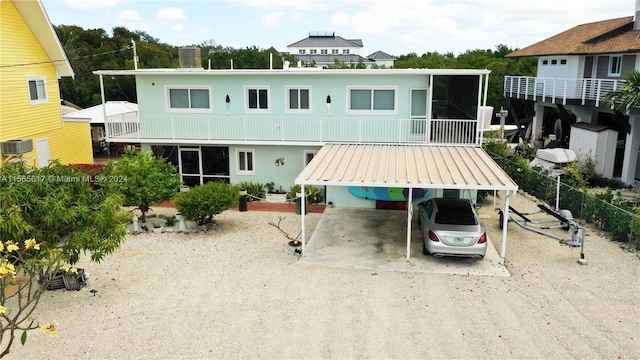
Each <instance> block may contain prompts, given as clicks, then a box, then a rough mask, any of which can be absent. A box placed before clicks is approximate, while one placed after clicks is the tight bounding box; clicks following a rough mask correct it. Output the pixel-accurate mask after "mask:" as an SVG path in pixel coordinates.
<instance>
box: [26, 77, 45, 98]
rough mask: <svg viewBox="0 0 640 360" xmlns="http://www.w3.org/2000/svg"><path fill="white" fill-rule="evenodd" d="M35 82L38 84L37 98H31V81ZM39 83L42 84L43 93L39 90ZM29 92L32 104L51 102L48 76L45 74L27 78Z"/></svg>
mask: <svg viewBox="0 0 640 360" xmlns="http://www.w3.org/2000/svg"><path fill="white" fill-rule="evenodd" d="M31 82H34V83H35V85H36V94H35V95H36V97H37V98H36V99H31V95H32V94H31V86H30V83H31ZM38 83H41V84H42V85H41V86H42V93H40V91H38ZM27 92H28V93H29V103H30V104H31V105H38V104H46V103H48V102H49V96H48V94H47V78H46V77H44V76H30V77H28V78H27Z"/></svg>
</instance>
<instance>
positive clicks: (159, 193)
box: [102, 150, 181, 222]
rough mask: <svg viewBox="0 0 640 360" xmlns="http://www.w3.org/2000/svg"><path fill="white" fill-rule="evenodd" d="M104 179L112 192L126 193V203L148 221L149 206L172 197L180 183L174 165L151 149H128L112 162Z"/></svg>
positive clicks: (105, 170)
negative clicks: (141, 150)
mask: <svg viewBox="0 0 640 360" xmlns="http://www.w3.org/2000/svg"><path fill="white" fill-rule="evenodd" d="M102 178H103V179H104V180H105V186H106V188H107V189H108V190H109V191H114V192H116V193H120V194H122V195H123V196H124V205H126V206H135V207H136V208H137V209H139V210H140V212H141V213H142V216H141V218H140V220H141V221H142V222H145V221H146V214H147V212H148V211H149V208H150V207H151V206H153V205H157V204H159V203H161V202H163V201H167V200H171V199H172V198H173V197H174V196H175V195H176V192H177V191H178V187H179V186H180V183H181V179H180V174H178V173H177V170H176V168H175V166H173V165H172V164H170V163H168V162H167V161H166V160H165V159H163V158H161V157H156V156H154V155H153V153H152V152H151V151H150V150H147V151H143V152H141V153H136V152H134V151H133V150H128V151H126V152H125V154H124V156H123V157H122V158H121V159H120V160H118V161H117V162H114V161H109V163H108V164H107V166H106V167H105V169H104V172H103V177H102Z"/></svg>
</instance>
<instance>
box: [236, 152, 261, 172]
mask: <svg viewBox="0 0 640 360" xmlns="http://www.w3.org/2000/svg"><path fill="white" fill-rule="evenodd" d="M240 153H245V154H249V153H250V154H251V158H252V159H253V162H252V168H251V169H248V165H249V164H248V162H246V159H247V156H246V155H245V163H244V165H245V169H244V170H242V169H241V168H240ZM255 174H256V152H255V150H254V149H236V175H255Z"/></svg>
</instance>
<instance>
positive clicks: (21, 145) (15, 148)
mask: <svg viewBox="0 0 640 360" xmlns="http://www.w3.org/2000/svg"><path fill="white" fill-rule="evenodd" d="M0 146H1V149H2V155H20V154H24V153H28V152H31V151H33V142H32V141H31V139H27V140H8V141H5V142H2V143H0Z"/></svg>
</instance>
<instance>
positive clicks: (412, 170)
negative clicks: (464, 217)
mask: <svg viewBox="0 0 640 360" xmlns="http://www.w3.org/2000/svg"><path fill="white" fill-rule="evenodd" d="M295 183H296V184H310V185H337V186H349V185H353V186H381V187H384V186H390V187H416V186H419V187H428V188H449V189H453V188H459V189H463V188H469V189H485V190H517V189H518V185H517V184H516V183H515V182H513V180H511V178H510V177H509V176H508V175H507V174H506V173H505V172H504V171H503V170H502V168H500V167H499V166H498V164H496V163H495V161H493V159H491V157H490V156H489V155H488V154H487V153H486V152H485V151H484V150H483V149H482V148H481V147H479V146H453V145H403V144H327V145H324V146H323V147H322V149H320V151H319V152H318V153H317V154H316V156H315V157H314V158H313V160H312V161H311V162H310V163H309V165H307V167H305V168H304V170H303V171H302V172H301V173H300V175H298V177H297V178H296V180H295Z"/></svg>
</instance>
